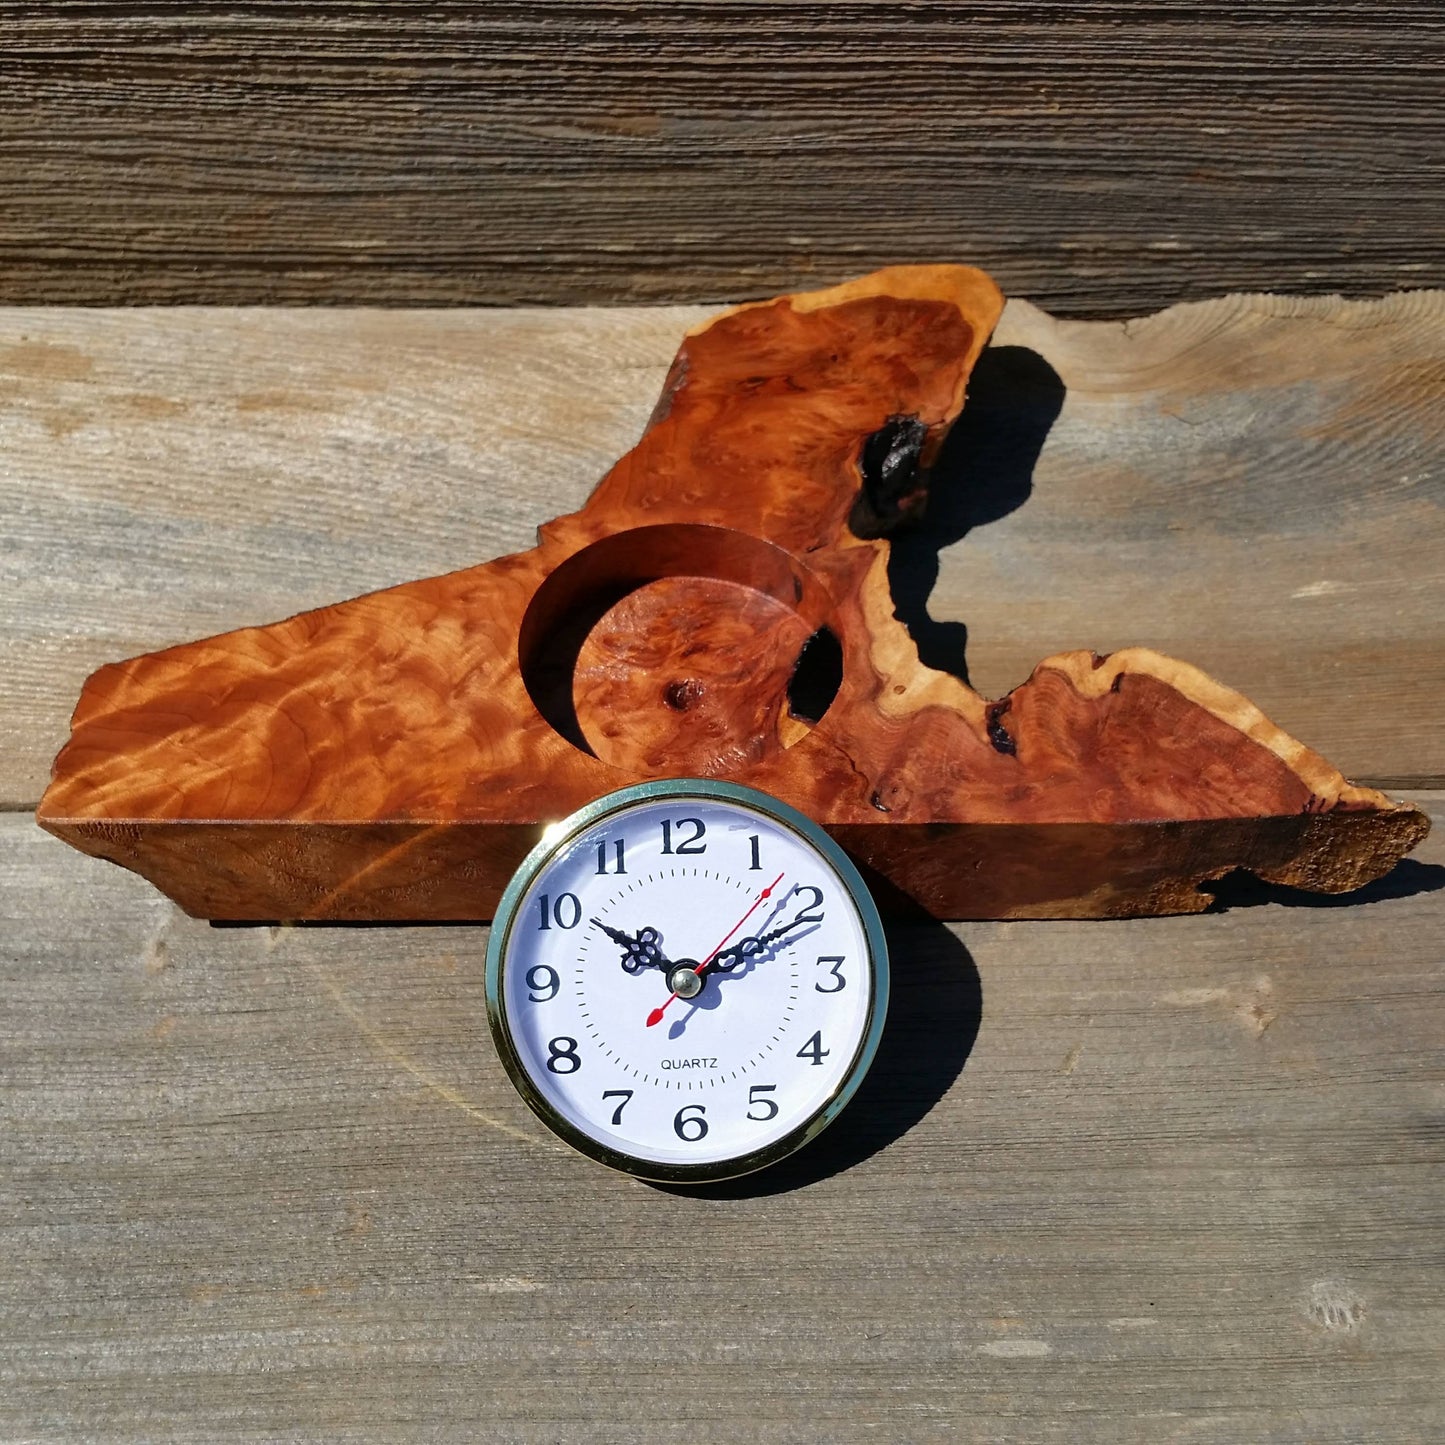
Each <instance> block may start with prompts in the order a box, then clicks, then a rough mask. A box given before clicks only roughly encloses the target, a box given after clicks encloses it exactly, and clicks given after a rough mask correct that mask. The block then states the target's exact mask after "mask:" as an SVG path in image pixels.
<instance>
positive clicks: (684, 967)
mask: <svg viewBox="0 0 1445 1445" xmlns="http://www.w3.org/2000/svg"><path fill="white" fill-rule="evenodd" d="M702 982H703V980H702V975H701V974H700V973H699V972H698V971H697V964H695V963H693V962H692V961H691V960H690V959H686V958H684V959H682V960H681V961H680V962H679V963H678V964H677V965H676V966H675V967H674V968H673V970H672V972H671V973H670V974H668V976H667V986H668V988H670V989H671V990H672V991H673V993H675V994H676V995H677V996H678V998H696V997H697V996H698V994H700V993H701V992H702Z"/></svg>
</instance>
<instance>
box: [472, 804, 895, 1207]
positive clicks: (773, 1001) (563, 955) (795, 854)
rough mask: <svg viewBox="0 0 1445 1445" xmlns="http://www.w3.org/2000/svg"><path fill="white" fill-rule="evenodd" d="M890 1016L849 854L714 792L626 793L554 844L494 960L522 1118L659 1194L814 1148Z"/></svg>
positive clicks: (499, 1025) (802, 827) (503, 911)
mask: <svg viewBox="0 0 1445 1445" xmlns="http://www.w3.org/2000/svg"><path fill="white" fill-rule="evenodd" d="M887 1002H888V956H887V951H886V948H885V946H884V942H883V930H882V927H881V925H880V923H879V920H878V914H877V910H876V908H875V907H874V905H873V901H872V899H871V898H870V897H869V894H868V891H867V888H866V887H865V885H864V884H863V881H862V879H861V878H860V877H859V876H858V872H857V870H856V869H855V868H854V867H853V865H852V864H851V863H850V862H849V861H848V859H847V857H846V856H845V855H844V854H843V852H842V851H841V849H839V848H838V847H837V845H836V844H835V843H833V841H832V840H831V839H830V838H829V837H828V836H827V834H825V833H824V832H823V831H822V829H820V828H819V827H817V825H816V824H814V823H812V822H811V821H810V820H809V819H807V818H805V817H804V816H803V815H802V814H800V813H798V812H796V811H795V810H794V809H792V808H789V807H788V806H786V805H785V804H783V803H780V802H779V801H778V800H777V799H775V798H771V797H769V796H768V795H767V794H765V793H760V792H758V791H756V790H755V789H751V788H744V787H739V786H737V785H735V784H730V783H719V782H715V781H712V780H702V779H686V778H684V779H670V780H667V781H664V782H657V783H643V784H640V785H638V786H636V787H632V788H624V789H623V790H621V791H620V792H617V793H612V794H609V795H608V796H606V797H604V798H599V799H598V800H597V801H596V802H595V803H592V804H590V805H589V806H588V807H586V808H583V809H582V810H581V811H580V812H578V813H575V814H573V815H572V817H570V818H568V819H566V820H565V821H564V822H563V823H561V824H559V825H557V826H556V827H554V828H550V829H549V830H548V833H547V837H546V838H545V839H544V841H543V842H542V843H541V844H539V845H538V846H537V848H536V849H534V850H533V852H532V853H531V854H530V855H529V856H528V858H527V860H526V861H525V862H524V863H523V864H522V867H521V868H520V869H519V870H518V872H517V875H516V877H515V878H513V880H512V882H511V884H510V885H509V887H508V888H507V891H506V893H505V894H504V895H503V897H502V902H501V905H500V906H499V908H498V911H497V917H496V920H495V922H494V924H493V926H492V934H491V940H490V943H489V946H488V950H487V1011H488V1015H489V1018H490V1022H491V1026H492V1033H493V1037H494V1038H495V1040H496V1043H497V1048H498V1051H499V1052H500V1054H501V1057H502V1061H503V1063H504V1064H505V1065H506V1068H507V1071H508V1073H509V1074H510V1076H511V1078H512V1081H513V1082H514V1083H515V1084H516V1086H517V1088H518V1090H519V1092H520V1093H521V1095H522V1097H523V1098H524V1099H525V1100H526V1101H527V1103H528V1104H529V1105H530V1106H531V1107H532V1109H533V1110H534V1111H535V1112H536V1114H537V1115H538V1117H539V1118H541V1119H542V1120H543V1122H544V1123H546V1124H547V1125H548V1127H549V1128H551V1129H552V1130H553V1131H554V1132H556V1133H557V1134H558V1135H560V1136H561V1137H562V1138H563V1139H565V1140H567V1142H568V1143H570V1144H572V1145H573V1146H574V1147H576V1148H577V1149H579V1150H581V1151H582V1152H583V1153H584V1154H587V1155H590V1156H591V1157H592V1158H594V1159H598V1160H600V1161H601V1162H602V1163H604V1164H608V1165H611V1166H612V1167H613V1168H616V1169H622V1170H625V1171H627V1172H628V1173H631V1174H636V1175H639V1176H641V1177H642V1178H646V1179H655V1180H666V1181H702V1180H708V1179H725V1178H729V1177H732V1176H734V1175H738V1174H745V1173H748V1172H749V1171H751V1170H754V1169H760V1168H762V1167H764V1166H765V1165H767V1164H770V1163H773V1162H774V1161H776V1160H778V1159H781V1158H783V1157H785V1156H786V1155H788V1154H790V1153H792V1152H793V1151H794V1150H795V1149H797V1148H799V1147H801V1146H802V1145H803V1144H805V1143H807V1141H808V1140H810V1139H811V1138H813V1137H814V1136H815V1135H816V1134H818V1133H819V1132H820V1131H821V1130H822V1129H823V1128H825V1127H826V1126H827V1125H828V1124H829V1123H830V1122H831V1121H832V1120H833V1119H834V1118H836V1117H837V1115H838V1114H839V1113H840V1112H841V1110H842V1109H843V1107H844V1105H845V1104H846V1103H847V1102H848V1100H849V1099H850V1098H851V1097H852V1095H853V1093H854V1092H855V1091H856V1089H857V1087H858V1085H859V1083H860V1082H861V1081H862V1078H863V1075H864V1073H865V1072H866V1070H867V1068H868V1065H869V1064H870V1063H871V1062H872V1059H873V1056H874V1054H875V1052H876V1051H877V1047H878V1040H879V1037H880V1035H881V1033H882V1029H883V1019H884V1014H885V1012H886V1009H887Z"/></svg>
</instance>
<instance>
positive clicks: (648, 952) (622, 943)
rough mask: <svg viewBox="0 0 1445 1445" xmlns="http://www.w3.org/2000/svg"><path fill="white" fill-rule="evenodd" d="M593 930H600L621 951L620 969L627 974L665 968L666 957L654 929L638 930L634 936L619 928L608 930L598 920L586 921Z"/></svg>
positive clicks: (666, 965)
mask: <svg viewBox="0 0 1445 1445" xmlns="http://www.w3.org/2000/svg"><path fill="white" fill-rule="evenodd" d="M588 921H589V922H590V923H591V924H592V926H593V927H594V928H600V929H601V930H602V931H603V933H605V934H606V935H607V936H608V938H610V939H611V940H612V941H613V943H615V944H617V945H618V946H619V947H620V948H621V949H622V967H623V968H624V969H625V970H626V971H627V972H628V973H641V972H642V970H643V969H644V968H667V967H668V966H669V964H668V959H667V955H666V954H665V953H663V951H662V949H661V947H660V944H661V943H662V935H661V934H660V933H659V932H658V931H657V929H655V928H650V927H649V928H639V929H638V930H637V933H636V935H633V934H630V933H624V932H623V931H622V930H621V929H620V928H609V927H608V926H607V925H606V924H605V923H603V921H602V920H601V919H600V918H593V919H589V920H588Z"/></svg>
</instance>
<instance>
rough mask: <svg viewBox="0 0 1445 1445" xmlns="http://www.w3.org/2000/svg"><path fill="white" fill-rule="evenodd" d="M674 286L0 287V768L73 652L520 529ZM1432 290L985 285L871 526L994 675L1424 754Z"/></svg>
mask: <svg viewBox="0 0 1445 1445" xmlns="http://www.w3.org/2000/svg"><path fill="white" fill-rule="evenodd" d="M705 314H706V313H705V312H703V311H700V310H697V309H693V308H688V309H682V308H660V309H648V308H638V309H631V310H621V309H619V310H600V309H578V310H566V311H540V310H515V311H462V310H454V311H439V310H429V311H379V310H324V309H315V310H284V309H279V310H270V309H254V310H250V309H240V310H232V309H208V308H165V309H138V310H67V309H64V308H41V307H34V308H11V309H8V310H3V311H0V459H3V469H0V491H3V498H4V508H5V528H6V532H5V537H4V542H5V548H4V554H3V565H4V568H5V601H6V620H5V644H6V662H7V676H6V686H5V697H6V703H5V707H4V709H3V710H0V800H3V801H4V802H6V803H8V804H10V805H12V806H17V807H33V806H34V804H35V802H36V801H37V800H38V798H39V796H40V792H41V790H42V788H43V786H44V783H45V780H46V777H47V776H48V769H49V764H50V760H51V758H52V757H53V756H54V754H55V752H56V750H57V749H58V748H59V746H60V745H61V743H62V742H63V741H64V739H65V736H66V722H67V719H68V716H69V712H70V709H71V707H72V706H73V704H74V701H75V698H76V697H77V695H78V693H79V689H80V684H81V682H82V680H83V679H84V677H85V676H86V675H87V674H88V673H89V672H90V671H92V670H93V669H94V668H95V667H97V666H99V665H100V664H102V663H104V662H107V661H113V660H115V659H117V658H121V657H125V656H129V655H133V654H135V653H138V652H145V651H151V650H154V649H156V648H160V647H164V646H167V645H169V644H171V643H175V642H180V641H184V640H187V639H190V638H193V637H198V636H204V635H207V634H209V633H212V632H218V631H223V630H226V629H228V628H232V627H238V626H242V625H247V624H252V623H260V622H267V621H272V620H275V619H278V618H281V617H284V616H287V615H289V614H291V613H294V612H297V611H300V610H303V609H305V608H308V607H314V606H319V605H321V604H323V603H326V602H331V601H336V600H340V599H341V598H344V597H348V596H351V595H354V594H357V593H360V592H366V591H370V590H373V589H375V588H378V587H383V586H387V585H390V584H393V583H397V582H402V581H405V580H407V579H409V578H412V577H417V576H425V575H429V574H432V573H436V572H444V571H448V570H451V569H453V568H458V567H464V566H468V565H470V564H472V563H474V562H477V561H481V560H485V559H486V558H488V557H491V556H495V555H498V554H502V553H507V552H512V551H516V550H518V549H521V548H525V547H527V546H529V545H530V544H531V542H532V540H533V536H534V532H535V528H536V526H537V524H538V523H540V522H542V521H544V520H546V519H547V518H548V517H550V516H553V515H555V514H557V513H560V512H564V511H567V510H570V509H572V508H574V507H576V506H578V505H579V504H580V503H581V502H582V500H583V499H584V497H585V496H586V495H587V493H588V491H589V490H590V489H591V487H592V486H593V484H594V483H595V482H596V480H597V479H598V478H599V477H600V476H601V475H602V474H603V473H604V472H605V471H606V470H607V468H608V467H609V466H610V465H611V463H612V461H613V460H614V459H615V458H616V457H617V456H619V455H620V454H621V453H622V452H623V451H625V450H626V449H627V448H628V447H629V446H630V445H631V444H632V443H633V442H634V441H635V440H636V438H637V436H638V434H639V433H640V431H641V429H642V427H643V425H644V422H645V420H646V417H647V415H648V413H649V411H650V410H651V407H652V404H653V402H654V400H655V399H656V396H657V394H658V391H659V389H660V387H661V383H662V378H663V375H664V372H665V369H666V366H667V363H668V361H669V360H670V358H671V356H672V354H673V351H674V349H675V347H676V345H677V342H678V339H679V337H680V336H681V334H682V333H683V331H684V330H685V329H686V328H687V327H688V326H689V325H690V324H692V323H694V322H695V321H697V320H698V319H700V318H701V317H702V316H703V315H705ZM1442 388H1445V294H1442V293H1439V292H1433V293H1408V294H1403V295H1399V296H1394V297H1391V298H1388V299H1386V300H1383V301H1379V302H1372V303H1350V302H1340V301H1338V300H1331V299H1328V298H1313V299H1294V300H1283V299H1281V298H1278V297H1231V298H1224V299H1221V300H1218V301H1214V302H1210V303H1203V304H1199V305H1186V306H1180V307H1175V308H1172V309H1170V310H1169V311H1167V312H1164V313H1161V314H1159V315H1157V316H1154V317H1148V318H1142V319H1138V320H1135V321H1131V322H1128V323H1104V322H1093V323H1078V322H1059V321H1056V320H1054V319H1053V318H1051V317H1049V316H1048V315H1047V314H1046V313H1043V312H1041V311H1039V310H1038V309H1037V308H1034V307H1032V306H1030V305H1029V304H1028V303H1025V302H1017V301H1015V302H1010V303H1009V305H1008V307H1007V309H1006V311H1005V314H1004V319H1003V321H1002V323H1001V325H1000V327H999V329H998V331H997V333H996V335H995V338H994V343H993V346H992V347H991V349H990V350H989V351H987V352H985V354H984V358H983V360H982V361H981V363H980V365H979V368H978V371H977V372H976V374H975V378H974V381H973V385H972V389H971V393H970V400H969V402H968V404H967V405H966V407H965V409H964V413H963V420H962V421H961V422H960V423H959V425H958V428H957V429H956V431H955V438H954V441H953V443H952V444H951V446H950V450H949V452H948V453H947V454H946V456H945V458H944V461H943V463H942V464H941V467H940V473H939V477H938V479H937V482H936V492H935V498H934V503H933V506H932V510H931V513H930V520H929V523H928V525H927V526H926V527H925V528H924V529H923V530H922V531H920V532H918V533H916V534H914V535H913V536H911V537H909V538H905V539H902V540H900V541H899V542H898V544H897V546H896V548H895V559H894V561H895V565H894V584H895V587H894V590H895V597H896V599H897V602H898V607H899V610H900V615H902V616H903V617H904V620H905V621H906V622H907V623H908V625H909V626H910V628H911V629H912V630H913V632H914V635H915V637H916V638H917V640H918V641H919V644H920V647H921V650H922V652H923V657H924V660H925V661H926V662H929V663H931V664H932V665H935V666H942V667H946V668H964V669H966V670H967V672H968V675H969V676H970V678H971V680H972V681H973V683H974V684H975V685H976V686H977V687H979V688H980V689H981V690H982V691H983V692H985V693H986V694H989V695H990V696H998V695H1001V694H1003V693H1004V692H1006V691H1007V690H1008V689H1009V688H1011V687H1013V686H1015V685H1016V684H1018V683H1019V682H1021V681H1022V680H1023V679H1024V678H1025V677H1026V676H1027V675H1028V673H1029V671H1030V670H1031V669H1032V667H1033V666H1034V664H1035V663H1037V662H1038V661H1039V660H1041V659H1042V658H1044V657H1046V656H1049V655H1050V654H1052V653H1056V652H1060V651H1065V650H1069V649H1074V648H1080V647H1086V648H1087V647H1092V648H1094V649H1096V650H1098V651H1100V652H1105V651H1108V650H1111V649H1115V648H1119V647H1123V646H1127V645H1130V644H1144V645H1149V646H1152V647H1156V648H1158V649H1160V650H1162V651H1165V652H1169V653H1173V654H1174V655H1177V656H1179V657H1182V658H1184V659H1185V660H1187V661H1191V662H1194V663H1196V664H1198V665H1200V666H1202V667H1204V668H1205V669H1206V670H1207V671H1209V672H1211V673H1212V674H1214V675H1215V676H1216V677H1218V678H1219V679H1220V680H1221V681H1223V682H1225V683H1228V684H1229V685H1231V686H1233V687H1236V688H1238V689H1240V690H1241V691H1242V692H1244V693H1245V694H1246V695H1247V696H1249V697H1250V698H1252V699H1253V700H1254V701H1255V702H1256V703H1258V704H1259V705H1260V706H1261V707H1262V708H1263V709H1264V710H1265V712H1266V713H1267V714H1269V715H1270V716H1271V717H1272V718H1273V719H1274V721H1275V722H1277V723H1278V724H1280V725H1281V726H1282V727H1284V728H1285V729H1287V730H1288V731H1290V732H1292V733H1294V734H1295V735H1296V736H1298V737H1299V738H1301V739H1302V740H1303V741H1305V742H1306V743H1308V744H1309V745H1310V746H1312V747H1314V748H1316V749H1318V750H1319V751H1321V752H1323V753H1324V754H1325V755H1326V756H1327V757H1329V758H1330V760H1331V761H1332V762H1333V763H1335V765H1336V766H1338V767H1339V768H1341V769H1342V771H1344V772H1345V773H1346V774H1347V775H1348V776H1350V777H1353V778H1355V779H1356V780H1359V781H1367V782H1382V783H1385V784H1393V783H1401V784H1404V785H1413V786H1429V785H1432V784H1434V783H1436V782H1438V781H1439V780H1440V779H1442V778H1445V729H1442V728H1441V726H1440V721H1439V720H1440V717H1441V716H1442V714H1445V641H1442V629H1441V627H1440V623H1439V619H1440V618H1441V617H1442V616H1445V507H1442V494H1445V442H1442V439H1445V408H1442V407H1441V405H1440V397H1441V394H1442Z"/></svg>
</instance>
